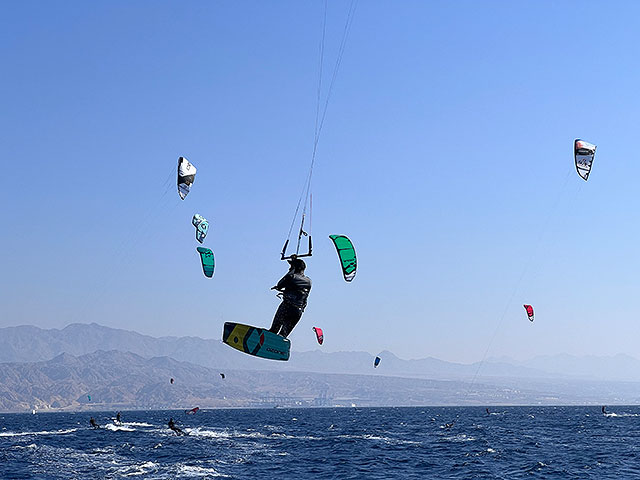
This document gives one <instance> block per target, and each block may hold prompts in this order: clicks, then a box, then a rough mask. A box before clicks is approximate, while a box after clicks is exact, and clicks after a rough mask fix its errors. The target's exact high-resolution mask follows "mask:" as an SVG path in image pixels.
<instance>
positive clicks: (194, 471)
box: [178, 465, 230, 478]
mask: <svg viewBox="0 0 640 480" xmlns="http://www.w3.org/2000/svg"><path fill="white" fill-rule="evenodd" d="M178 473H179V474H181V475H184V476H186V477H227V478H230V476H229V475H225V474H223V473H219V472H217V471H216V470H214V469H213V468H205V467H196V466H192V465H180V466H179V469H178Z"/></svg>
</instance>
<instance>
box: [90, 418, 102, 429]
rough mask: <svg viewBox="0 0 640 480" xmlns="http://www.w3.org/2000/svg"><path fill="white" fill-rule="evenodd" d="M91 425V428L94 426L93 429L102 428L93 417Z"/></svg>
mask: <svg viewBox="0 0 640 480" xmlns="http://www.w3.org/2000/svg"><path fill="white" fill-rule="evenodd" d="M89 423H90V424H91V426H92V427H93V428H100V425H98V423H97V422H96V419H95V418H93V417H91V418H90V419H89Z"/></svg>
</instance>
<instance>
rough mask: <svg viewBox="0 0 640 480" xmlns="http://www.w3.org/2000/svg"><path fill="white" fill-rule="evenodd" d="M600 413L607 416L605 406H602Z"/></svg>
mask: <svg viewBox="0 0 640 480" xmlns="http://www.w3.org/2000/svg"><path fill="white" fill-rule="evenodd" d="M602 413H603V414H604V415H606V414H607V406H606V405H603V406H602Z"/></svg>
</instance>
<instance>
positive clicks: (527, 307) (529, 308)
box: [523, 304, 544, 323]
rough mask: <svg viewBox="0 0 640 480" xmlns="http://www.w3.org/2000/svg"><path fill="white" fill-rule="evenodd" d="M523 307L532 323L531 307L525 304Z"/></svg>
mask: <svg viewBox="0 0 640 480" xmlns="http://www.w3.org/2000/svg"><path fill="white" fill-rule="evenodd" d="M523 306H524V309H525V310H526V311H527V317H529V321H530V322H533V307H532V306H531V305H526V304H525V305H523ZM543 323H544V322H543Z"/></svg>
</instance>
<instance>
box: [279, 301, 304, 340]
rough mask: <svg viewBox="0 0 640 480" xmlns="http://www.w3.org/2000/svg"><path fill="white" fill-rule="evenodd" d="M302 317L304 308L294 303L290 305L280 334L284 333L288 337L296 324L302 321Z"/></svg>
mask: <svg viewBox="0 0 640 480" xmlns="http://www.w3.org/2000/svg"><path fill="white" fill-rule="evenodd" d="M300 318H302V309H300V308H298V307H296V306H294V305H288V308H287V317H286V318H285V320H284V322H283V325H282V330H280V335H282V336H283V337H284V338H287V336H288V335H289V334H290V333H291V332H292V331H293V329H294V328H295V326H296V325H297V324H298V322H299V321H300Z"/></svg>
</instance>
